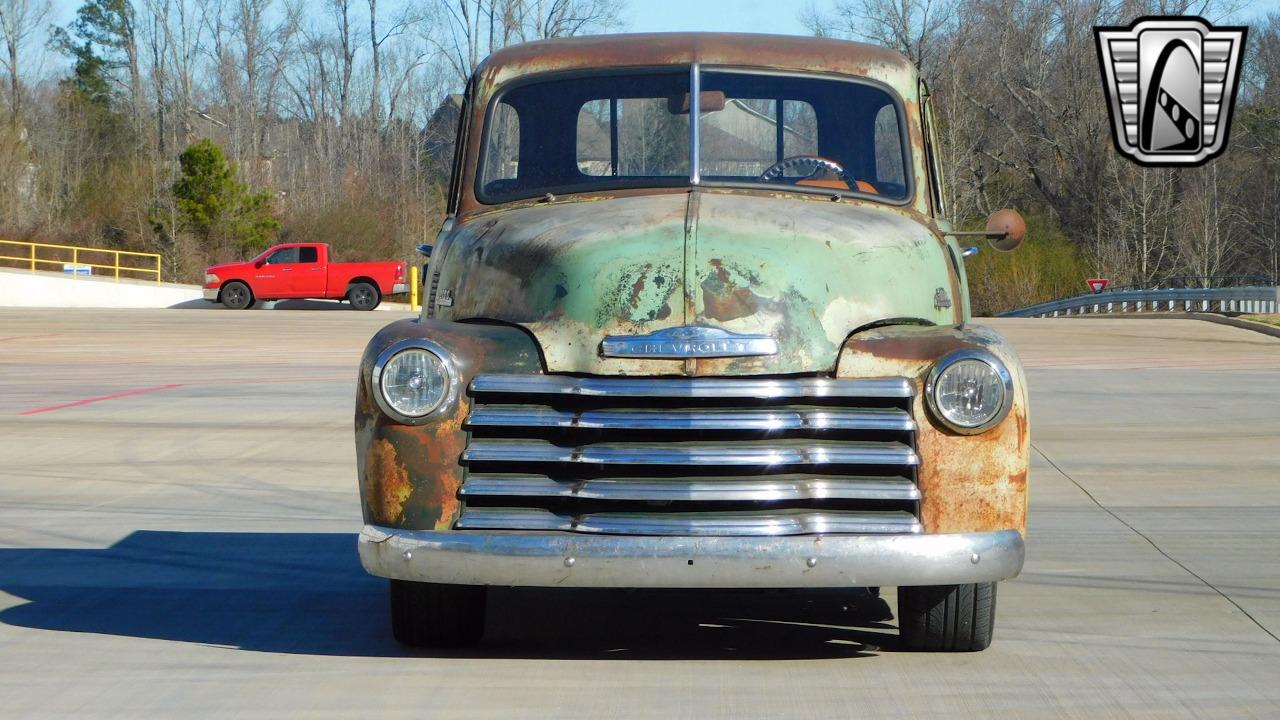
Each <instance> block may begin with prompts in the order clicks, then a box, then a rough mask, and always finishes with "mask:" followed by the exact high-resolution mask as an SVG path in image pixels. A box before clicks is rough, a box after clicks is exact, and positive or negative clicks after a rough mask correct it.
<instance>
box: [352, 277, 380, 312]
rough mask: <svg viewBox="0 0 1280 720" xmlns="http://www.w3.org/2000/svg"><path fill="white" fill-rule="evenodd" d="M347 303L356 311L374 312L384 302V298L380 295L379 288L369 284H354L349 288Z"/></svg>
mask: <svg viewBox="0 0 1280 720" xmlns="http://www.w3.org/2000/svg"><path fill="white" fill-rule="evenodd" d="M347 302H349V303H351V307H353V308H355V309H356V310H372V309H374V308H376V307H378V304H379V303H381V302H382V296H381V295H379V294H378V288H376V287H374V286H372V285H370V284H369V283H367V282H358V283H352V284H351V287H349V288H347Z"/></svg>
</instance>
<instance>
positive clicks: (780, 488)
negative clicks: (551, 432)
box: [461, 473, 920, 502]
mask: <svg viewBox="0 0 1280 720" xmlns="http://www.w3.org/2000/svg"><path fill="white" fill-rule="evenodd" d="M461 493H462V495H463V496H465V497H538V498H582V499H586V500H641V501H651V502H652V501H682V500H689V501H696V502H717V501H735V500H737V501H756V502H766V501H772V500H892V501H912V500H919V499H920V490H919V489H918V488H916V485H915V483H913V482H911V480H909V479H907V478H904V477H853V476H850V477H818V476H812V475H768V476H761V477H724V478H670V479H651V478H593V479H590V480H579V481H566V480H556V479H553V478H551V477H548V476H546V475H522V474H516V473H473V474H471V475H469V476H468V477H467V480H466V482H465V483H464V484H463V486H462V490H461Z"/></svg>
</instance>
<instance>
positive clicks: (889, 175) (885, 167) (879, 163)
mask: <svg viewBox="0 0 1280 720" xmlns="http://www.w3.org/2000/svg"><path fill="white" fill-rule="evenodd" d="M875 143H876V180H878V181H880V182H891V183H895V184H897V185H906V184H907V183H906V178H904V177H903V176H902V174H903V172H904V167H905V164H904V163H903V162H902V133H900V132H899V130H898V111H897V108H895V107H894V106H893V105H885V106H884V107H882V108H880V112H878V113H876V125H875Z"/></svg>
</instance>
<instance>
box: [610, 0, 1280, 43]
mask: <svg viewBox="0 0 1280 720" xmlns="http://www.w3.org/2000/svg"><path fill="white" fill-rule="evenodd" d="M1276 1H1277V2H1280V0H1276ZM811 2H812V4H813V5H814V6H815V7H817V8H818V9H819V10H821V9H824V8H830V7H832V6H834V5H835V2H834V0H631V3H630V4H629V6H628V8H627V12H626V15H625V18H626V21H627V25H628V28H627V29H628V30H631V31H632V32H674V31H680V30H703V31H722V32H771V33H784V34H791V35H807V34H808V33H807V32H806V31H805V29H804V26H803V25H801V24H800V20H799V17H800V12H801V10H803V9H804V8H805V6H806V5H808V4H810V3H811Z"/></svg>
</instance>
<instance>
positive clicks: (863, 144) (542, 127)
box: [476, 69, 910, 203]
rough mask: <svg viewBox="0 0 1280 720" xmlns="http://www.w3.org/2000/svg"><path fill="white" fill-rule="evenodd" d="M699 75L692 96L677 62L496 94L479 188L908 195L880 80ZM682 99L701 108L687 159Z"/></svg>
mask: <svg viewBox="0 0 1280 720" xmlns="http://www.w3.org/2000/svg"><path fill="white" fill-rule="evenodd" d="M697 80H698V83H699V86H700V92H699V93H698V97H697V98H691V97H690V95H691V94H690V92H689V87H690V73H689V72H688V71H687V70H684V71H679V72H665V73H636V72H625V73H623V72H614V73H610V74H594V75H589V76H585V77H584V76H574V77H571V78H552V79H544V80H536V81H534V82H528V83H523V84H520V85H517V86H515V87H512V88H510V89H508V90H506V91H504V92H502V93H501V94H500V95H499V96H498V97H497V98H495V100H494V101H493V102H492V103H491V105H490V108H489V117H488V121H487V122H486V124H485V127H486V138H485V143H484V150H483V154H482V158H481V167H480V173H479V180H478V184H477V188H476V190H477V196H478V197H479V199H480V200H481V201H482V202H488V203H496V202H506V201H508V200H518V199H522V198H530V197H537V196H540V195H545V194H547V193H552V194H556V193H572V192H586V191H592V190H609V189H620V188H635V187H670V186H687V185H690V184H692V183H696V182H700V183H702V184H706V185H735V186H738V185H747V186H752V185H759V186H764V187H772V188H777V187H779V186H782V187H785V188H787V189H792V190H797V191H804V192H826V193H831V192H840V193H853V194H863V195H867V196H871V197H874V198H877V199H884V200H888V201H890V202H902V201H905V200H906V199H907V193H908V189H909V184H910V183H909V177H910V176H909V171H908V164H907V157H908V156H907V147H906V143H905V140H904V132H903V125H904V122H903V118H902V114H901V110H900V106H899V104H898V103H897V102H895V100H894V98H893V97H892V96H891V95H890V94H889V93H888V92H887V91H885V90H883V89H881V88H880V87H879V86H876V85H872V84H870V83H866V82H858V81H851V80H835V79H829V78H825V77H815V76H802V75H774V74H764V73H760V72H755V73H752V72H746V71H728V70H705V69H704V70H701V71H700V72H698V77H697ZM691 100H692V102H691ZM691 105H697V106H698V107H699V109H700V113H699V115H698V128H697V130H698V132H697V136H698V145H699V152H698V157H697V158H696V167H695V162H694V157H693V153H691V152H690V136H691V128H690V106H691ZM695 178H696V179H695Z"/></svg>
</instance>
